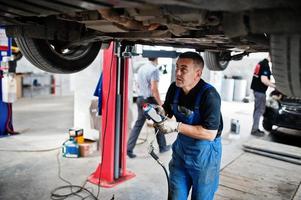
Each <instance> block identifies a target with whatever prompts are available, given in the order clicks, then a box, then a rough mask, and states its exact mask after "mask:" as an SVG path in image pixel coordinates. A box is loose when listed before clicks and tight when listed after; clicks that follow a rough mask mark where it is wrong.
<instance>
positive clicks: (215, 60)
mask: <svg viewBox="0 0 301 200" xmlns="http://www.w3.org/2000/svg"><path fill="white" fill-rule="evenodd" d="M221 54H222V53H220V52H211V51H205V52H204V60H205V64H206V66H207V68H208V69H209V70H212V71H223V70H225V69H226V68H227V66H228V64H229V61H226V60H222V59H221Z"/></svg>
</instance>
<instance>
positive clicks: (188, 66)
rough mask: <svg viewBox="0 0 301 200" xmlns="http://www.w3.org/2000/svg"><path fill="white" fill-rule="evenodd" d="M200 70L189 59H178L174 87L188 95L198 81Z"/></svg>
mask: <svg viewBox="0 0 301 200" xmlns="http://www.w3.org/2000/svg"><path fill="white" fill-rule="evenodd" d="M201 75H202V68H201V67H197V66H196V65H195V64H194V62H193V60H192V59H190V58H179V59H178V60H177V65H176V85H177V86H178V87H180V88H182V89H183V90H184V92H185V93H188V92H189V91H190V90H191V89H192V88H193V87H194V86H195V85H196V84H197V83H198V82H199V80H200V78H201Z"/></svg>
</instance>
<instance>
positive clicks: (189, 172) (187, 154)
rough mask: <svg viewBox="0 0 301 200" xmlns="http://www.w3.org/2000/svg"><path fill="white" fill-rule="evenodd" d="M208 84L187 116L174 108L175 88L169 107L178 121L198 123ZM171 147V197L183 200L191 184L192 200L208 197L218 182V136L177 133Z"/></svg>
mask: <svg viewBox="0 0 301 200" xmlns="http://www.w3.org/2000/svg"><path fill="white" fill-rule="evenodd" d="M210 87H212V86H211V85H209V84H207V83H206V84H204V86H203V87H202V88H201V90H200V91H199V93H198V95H197V98H196V100H195V106H194V111H193V112H192V113H190V114H189V115H188V116H187V115H184V114H183V113H181V112H179V110H178V102H179V96H180V88H177V89H176V92H175V96H174V99H173V104H172V110H173V113H174V116H175V117H176V119H177V121H178V122H183V123H185V124H190V125H200V122H201V121H202V111H201V110H200V108H199V106H200V103H201V99H202V98H201V97H202V94H203V93H204V91H205V90H207V89H208V88H210ZM172 150H173V154H172V159H171V161H170V163H169V171H170V192H171V197H172V198H171V199H172V200H185V199H187V196H188V194H189V190H190V188H191V187H192V196H191V199H192V200H212V199H213V197H214V193H215V192H216V190H217V188H218V183H219V169H220V161H221V151H222V150H221V139H220V137H218V138H216V139H215V140H214V141H209V140H198V139H194V138H191V137H187V136H185V135H183V134H181V133H179V134H178V137H177V139H176V141H175V142H174V143H173V145H172Z"/></svg>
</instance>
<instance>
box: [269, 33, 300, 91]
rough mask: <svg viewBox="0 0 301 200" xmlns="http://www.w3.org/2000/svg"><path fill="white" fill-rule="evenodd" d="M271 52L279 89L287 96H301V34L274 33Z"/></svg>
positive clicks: (274, 74)
mask: <svg viewBox="0 0 301 200" xmlns="http://www.w3.org/2000/svg"><path fill="white" fill-rule="evenodd" d="M271 53H272V63H273V68H272V69H273V76H274V78H275V81H276V88H277V90H279V91H281V92H282V93H283V94H285V95H287V96H295V97H301V89H300V88H301V56H300V55H301V37H300V35H272V36H271Z"/></svg>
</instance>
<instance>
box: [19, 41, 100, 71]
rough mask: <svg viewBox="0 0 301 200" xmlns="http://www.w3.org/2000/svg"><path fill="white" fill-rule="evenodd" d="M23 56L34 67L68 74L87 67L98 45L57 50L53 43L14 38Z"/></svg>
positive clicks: (92, 59) (95, 53)
mask: <svg viewBox="0 0 301 200" xmlns="http://www.w3.org/2000/svg"><path fill="white" fill-rule="evenodd" d="M15 40H16V43H17V45H18V47H19V48H20V50H21V52H22V53H23V55H24V56H25V57H26V58H27V59H28V60H29V61H30V62H31V63H32V64H33V65H35V66H36V67H38V68H40V69H41V70H44V71H47V72H51V73H61V74H69V73H74V72H78V71H80V70H82V69H84V68H86V67H87V66H89V65H90V64H91V63H92V62H93V61H94V59H95V58H96V56H97V55H98V52H99V50H100V47H101V45H100V43H99V42H95V43H89V44H87V45H81V46H76V47H73V48H70V49H64V50H62V49H61V50H59V51H58V50H57V48H55V44H53V43H55V42H50V41H48V40H41V39H33V38H28V37H17V38H15Z"/></svg>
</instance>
